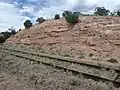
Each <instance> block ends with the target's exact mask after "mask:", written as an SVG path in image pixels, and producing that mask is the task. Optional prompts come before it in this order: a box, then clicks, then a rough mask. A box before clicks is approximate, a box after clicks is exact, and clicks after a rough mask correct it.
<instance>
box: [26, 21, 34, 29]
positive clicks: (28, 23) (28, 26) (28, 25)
mask: <svg viewBox="0 0 120 90" xmlns="http://www.w3.org/2000/svg"><path fill="white" fill-rule="evenodd" d="M24 26H25V28H27V29H28V28H30V27H31V26H32V23H31V21H30V20H26V21H25V22H24Z"/></svg>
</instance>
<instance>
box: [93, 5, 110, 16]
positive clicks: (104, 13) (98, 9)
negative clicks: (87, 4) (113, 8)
mask: <svg viewBox="0 0 120 90" xmlns="http://www.w3.org/2000/svg"><path fill="white" fill-rule="evenodd" d="M94 11H95V12H94V14H95V15H99V16H107V15H109V12H110V10H108V9H106V8H105V7H96V8H95V10H94Z"/></svg>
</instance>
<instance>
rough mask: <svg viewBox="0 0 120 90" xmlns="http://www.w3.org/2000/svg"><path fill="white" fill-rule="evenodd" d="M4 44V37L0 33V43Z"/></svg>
mask: <svg viewBox="0 0 120 90" xmlns="http://www.w3.org/2000/svg"><path fill="white" fill-rule="evenodd" d="M4 42H5V37H4V35H3V34H1V33H0V43H4Z"/></svg>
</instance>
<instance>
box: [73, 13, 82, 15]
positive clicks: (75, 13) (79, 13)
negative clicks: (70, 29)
mask: <svg viewBox="0 0 120 90" xmlns="http://www.w3.org/2000/svg"><path fill="white" fill-rule="evenodd" d="M73 14H77V15H81V13H80V12H73Z"/></svg>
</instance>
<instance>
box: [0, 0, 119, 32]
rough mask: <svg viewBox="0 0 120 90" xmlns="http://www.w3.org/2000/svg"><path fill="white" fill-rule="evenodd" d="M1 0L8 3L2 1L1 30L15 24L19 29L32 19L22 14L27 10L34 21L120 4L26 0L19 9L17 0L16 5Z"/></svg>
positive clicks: (111, 1) (97, 0) (102, 0)
mask: <svg viewBox="0 0 120 90" xmlns="http://www.w3.org/2000/svg"><path fill="white" fill-rule="evenodd" d="M0 1H6V3H0V13H1V14H0V32H1V31H5V30H6V29H7V28H9V27H10V26H15V28H17V29H18V28H21V27H23V25H22V24H23V22H24V21H25V20H26V19H30V18H29V17H28V16H22V15H21V14H22V13H25V12H27V13H29V14H30V15H32V16H35V17H34V18H32V21H33V22H34V21H35V20H36V18H38V17H41V16H42V17H44V18H53V17H54V15H55V14H62V12H63V11H65V10H73V11H80V12H92V9H94V8H95V6H96V5H98V6H105V7H106V8H107V9H110V10H114V9H116V8H115V7H116V6H117V5H120V0H116V1H115V0H43V1H42V0H26V1H27V3H25V2H24V3H23V2H20V3H21V4H22V3H23V7H22V8H21V9H18V8H16V7H15V6H14V5H16V6H17V5H18V4H19V3H18V2H17V0H15V1H14V5H12V4H8V3H7V2H8V1H13V0H0ZM32 3H36V4H32ZM39 4H40V5H39ZM41 7H42V9H41Z"/></svg>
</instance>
